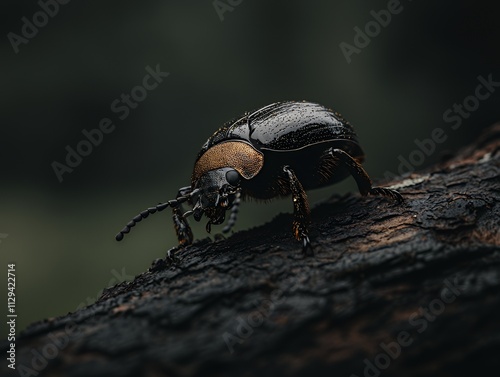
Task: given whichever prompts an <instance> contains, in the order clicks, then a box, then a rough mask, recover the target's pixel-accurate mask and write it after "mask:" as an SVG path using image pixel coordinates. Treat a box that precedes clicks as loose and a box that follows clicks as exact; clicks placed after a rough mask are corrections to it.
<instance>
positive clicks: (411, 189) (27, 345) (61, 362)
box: [2, 126, 500, 377]
mask: <svg viewBox="0 0 500 377" xmlns="http://www.w3.org/2000/svg"><path fill="white" fill-rule="evenodd" d="M499 147H500V126H496V127H492V128H491V129H489V130H488V132H487V133H485V134H484V135H483V136H482V137H481V138H480V139H479V140H478V141H476V143H474V144H473V145H472V146H470V147H468V148H466V149H464V150H462V151H461V152H460V153H459V154H458V155H457V156H456V157H454V158H453V159H451V160H449V161H446V162H443V163H441V164H438V165H436V166H434V167H433V168H432V169H428V170H426V171H422V172H419V173H414V174H412V175H411V176H409V177H405V178H401V179H399V180H398V181H395V182H391V184H392V185H394V186H397V187H396V188H398V190H399V191H400V192H401V194H402V195H403V196H404V198H405V203H404V204H402V205H397V204H394V203H393V202H391V201H389V200H387V199H385V198H380V197H368V198H362V197H360V196H359V195H358V194H350V195H347V196H344V197H338V196H337V197H333V198H332V199H331V200H329V201H328V202H325V203H323V204H321V205H320V206H318V207H317V208H314V209H313V211H312V221H313V223H312V231H311V239H312V240H313V242H314V245H315V252H316V255H315V256H314V257H303V256H302V255H301V250H300V244H299V243H298V242H296V241H295V240H294V239H293V238H292V236H291V232H290V224H291V216H290V215H289V214H283V215H279V216H277V217H276V218H275V219H274V220H273V221H272V222H270V223H268V224H265V225H263V226H260V227H258V228H255V229H251V230H249V231H244V232H240V233H237V234H235V235H233V236H232V237H230V238H228V239H226V240H222V241H218V242H209V241H207V240H204V241H200V242H198V243H196V244H194V245H192V246H190V247H188V248H186V249H185V250H182V251H181V252H179V253H178V257H179V259H180V261H179V265H178V266H170V267H166V268H163V269H161V268H156V269H152V270H150V271H148V272H144V273H143V274H141V275H139V276H137V277H136V278H135V280H134V281H132V282H126V283H122V284H119V285H117V286H114V287H112V288H110V289H108V290H106V291H105V293H104V294H103V296H102V297H101V298H100V299H99V300H98V301H97V302H96V303H95V304H93V305H90V306H89V307H87V308H84V309H82V310H79V311H78V312H76V313H70V314H68V315H66V316H63V317H59V318H56V319H52V320H50V321H43V322H39V323H35V324H33V325H32V326H30V327H29V328H28V329H27V330H26V331H25V332H24V333H23V334H22V336H21V338H20V339H19V340H18V344H17V349H18V350H17V352H18V360H17V362H18V366H20V365H23V366H25V367H27V368H30V369H33V370H36V369H41V372H40V375H47V376H74V377H76V376H175V375H179V376H193V375H199V376H207V375H217V376H255V375H260V376H264V375H265V376H267V375H270V376H271V375H288V376H312V375H325V376H326V375H328V376H352V375H354V376H363V375H364V376H378V375H379V374H380V375H384V376H403V375H404V376H457V375H471V374H478V373H480V372H482V371H487V370H488V369H489V370H496V369H495V367H497V366H499V364H500V363H499V358H498V350H499V349H500V320H499V319H498V316H499V313H500V296H499V295H498V289H499V288H500V235H499V218H500V204H499V196H500V178H499V175H500V152H499ZM156 266H157V267H161V266H159V265H156ZM67 334H69V341H68V336H67ZM49 344H51V345H53V346H55V347H56V348H54V347H50V346H48V345H49ZM2 348H3V350H4V351H5V346H4V347H2ZM36 352H40V353H39V354H38V355H40V356H35V355H36ZM52 352H55V353H52ZM49 356H50V357H49ZM44 362H45V363H47V365H46V366H45V365H44ZM42 366H43V368H42ZM3 371H8V369H7V368H3ZM24 375H29V374H24Z"/></svg>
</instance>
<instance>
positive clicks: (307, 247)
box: [283, 165, 313, 255]
mask: <svg viewBox="0 0 500 377" xmlns="http://www.w3.org/2000/svg"><path fill="white" fill-rule="evenodd" d="M283 171H284V172H285V173H286V177H287V179H288V183H289V189H290V191H291V193H292V200H293V225H292V226H293V235H294V236H295V238H296V239H297V240H298V241H302V252H303V253H304V254H306V255H308V254H309V255H312V254H313V248H312V245H311V242H310V241H309V225H310V224H311V218H310V211H309V202H308V201H307V195H306V192H305V191H304V188H303V187H302V184H301V183H300V181H299V180H298V179H297V176H296V175H295V173H294V172H293V170H292V169H291V168H290V167H289V166H288V165H286V166H284V167H283Z"/></svg>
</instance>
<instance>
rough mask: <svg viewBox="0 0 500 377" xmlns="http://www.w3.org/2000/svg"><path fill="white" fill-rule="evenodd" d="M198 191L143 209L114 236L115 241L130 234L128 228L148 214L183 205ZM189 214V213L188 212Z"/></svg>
mask: <svg viewBox="0 0 500 377" xmlns="http://www.w3.org/2000/svg"><path fill="white" fill-rule="evenodd" d="M199 191H200V190H199V189H196V190H193V191H192V192H190V193H189V194H187V195H184V196H179V197H178V198H177V199H174V200H169V201H168V202H165V203H160V204H158V205H156V206H155V207H149V208H148V209H145V210H144V211H142V212H141V213H139V214H138V215H137V216H135V217H133V218H132V220H130V221H129V222H128V223H127V225H125V227H124V228H123V229H122V230H120V232H118V234H117V235H116V236H115V239H116V240H117V241H121V240H123V237H124V235H125V234H127V233H128V232H130V228H133V227H134V226H135V224H137V223H138V222H141V221H142V219H145V218H146V217H148V216H149V215H150V214H153V213H156V212H161V211H163V210H164V209H165V208H167V207H177V206H178V205H180V204H182V203H184V202H185V201H186V200H188V199H190V198H191V197H192V196H193V195H194V194H197V193H198V192H199ZM188 212H189V211H188ZM189 215H190V213H189V214H185V216H189Z"/></svg>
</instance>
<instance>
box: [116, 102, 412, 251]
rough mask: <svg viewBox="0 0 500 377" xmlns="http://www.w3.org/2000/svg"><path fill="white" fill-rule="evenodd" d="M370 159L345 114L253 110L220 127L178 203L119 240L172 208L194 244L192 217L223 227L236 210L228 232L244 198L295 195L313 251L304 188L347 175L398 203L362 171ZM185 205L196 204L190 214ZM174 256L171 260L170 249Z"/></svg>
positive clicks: (301, 228) (180, 230)
mask: <svg viewBox="0 0 500 377" xmlns="http://www.w3.org/2000/svg"><path fill="white" fill-rule="evenodd" d="M363 160H364V153H363V150H362V149H361V146H360V145H359V143H358V140H357V136H356V133H355V132H354V129H353V127H352V126H351V124H350V123H349V122H348V121H347V120H345V119H344V118H343V117H342V116H341V115H340V114H339V113H337V112H334V111H332V110H330V109H328V108H326V107H324V106H322V105H320V104H317V103H312V102H306V101H302V102H297V101H286V102H277V103H273V104H270V105H268V106H265V107H263V108H260V109H258V110H256V111H252V112H247V113H245V114H244V115H243V116H241V117H239V118H236V119H234V120H232V121H230V122H227V123H226V124H225V125H224V126H222V127H221V128H219V129H218V130H217V131H216V132H215V133H214V134H213V135H212V136H211V137H210V138H209V139H208V140H207V141H206V142H205V144H203V146H202V147H201V150H200V152H199V153H198V157H197V158H196V161H195V164H194V169H193V173H192V176H191V185H190V186H186V187H182V188H181V189H179V192H178V193H177V196H176V198H175V199H173V200H169V201H167V202H165V203H160V204H158V205H156V206H154V207H150V208H147V209H146V210H144V211H142V212H141V213H139V214H138V215H137V216H135V217H134V218H133V219H132V220H131V221H130V222H129V223H128V224H127V225H126V226H125V227H124V228H123V229H122V230H121V231H120V232H119V233H118V234H117V235H116V240H117V241H120V240H122V239H123V236H124V234H126V233H129V232H130V229H131V228H132V227H134V226H135V225H136V224H137V223H138V222H140V221H141V220H142V219H145V218H147V217H148V216H149V215H150V214H153V213H156V212H159V211H162V210H164V209H165V208H167V207H171V209H172V212H173V222H174V227H175V231H176V234H177V238H178V240H179V245H180V246H181V247H182V246H185V245H189V244H191V243H192V241H193V233H192V231H191V228H190V226H189V223H188V220H187V218H188V217H189V216H191V215H192V216H193V217H194V219H195V220H196V221H200V220H201V218H202V217H203V215H205V216H206V217H207V218H208V222H207V224H206V231H207V232H208V233H210V230H211V226H212V224H214V225H217V224H222V223H223V222H224V220H225V215H226V211H228V210H229V211H231V212H230V217H229V220H228V222H227V225H226V226H225V227H224V228H223V230H222V232H223V233H228V232H229V231H230V230H231V228H232V227H233V226H234V224H235V222H236V218H237V213H238V208H239V205H240V201H241V200H242V199H245V198H255V199H263V200H268V199H273V198H276V197H287V196H290V195H291V197H292V202H293V222H292V230H293V235H294V237H295V238H296V239H297V240H298V241H300V242H301V243H302V250H303V253H305V254H309V253H312V246H311V242H310V240H309V226H310V222H311V221H310V210H309V203H308V201H307V195H306V190H311V189H316V188H320V187H324V186H327V185H331V184H333V183H337V182H339V181H341V180H343V179H345V178H347V177H348V176H349V175H352V176H353V178H354V179H355V181H356V183H357V186H358V189H359V191H360V193H361V194H362V195H364V196H365V195H368V194H371V195H384V196H388V197H391V198H393V199H395V200H397V201H398V202H402V200H403V198H402V196H401V194H399V193H398V192H397V191H395V190H391V189H388V188H382V187H373V186H372V182H371V180H370V177H369V176H368V174H367V173H366V171H365V170H364V169H363V167H362V166H361V163H362V162H363ZM183 203H187V204H189V205H190V206H191V209H190V210H188V211H186V212H184V210H183V208H182V207H183ZM168 256H169V257H170V256H171V253H170V251H169V252H168Z"/></svg>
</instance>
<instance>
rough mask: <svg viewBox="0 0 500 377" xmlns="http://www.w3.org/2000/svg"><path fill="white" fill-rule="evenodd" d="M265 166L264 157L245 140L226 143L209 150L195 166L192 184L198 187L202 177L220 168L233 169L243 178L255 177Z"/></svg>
mask: <svg viewBox="0 0 500 377" xmlns="http://www.w3.org/2000/svg"><path fill="white" fill-rule="evenodd" d="M263 165H264V155H263V154H262V152H260V151H258V150H257V149H255V147H253V146H252V145H250V144H249V143H247V142H245V141H243V140H235V141H225V142H221V143H218V144H215V145H214V146H212V147H210V148H209V149H207V151H206V152H205V153H203V154H202V155H201V156H200V157H199V158H198V160H197V161H196V163H195V165H194V170H193V175H192V177H191V184H192V186H193V187H195V186H196V185H197V182H198V180H199V179H200V177H201V176H202V175H204V174H206V173H207V172H209V171H211V170H215V169H220V168H232V169H234V170H236V171H237V172H238V173H239V174H240V175H241V176H242V177H243V178H245V179H251V178H253V177H255V176H256V175H257V174H258V173H259V171H260V170H261V169H262V166H263Z"/></svg>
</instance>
